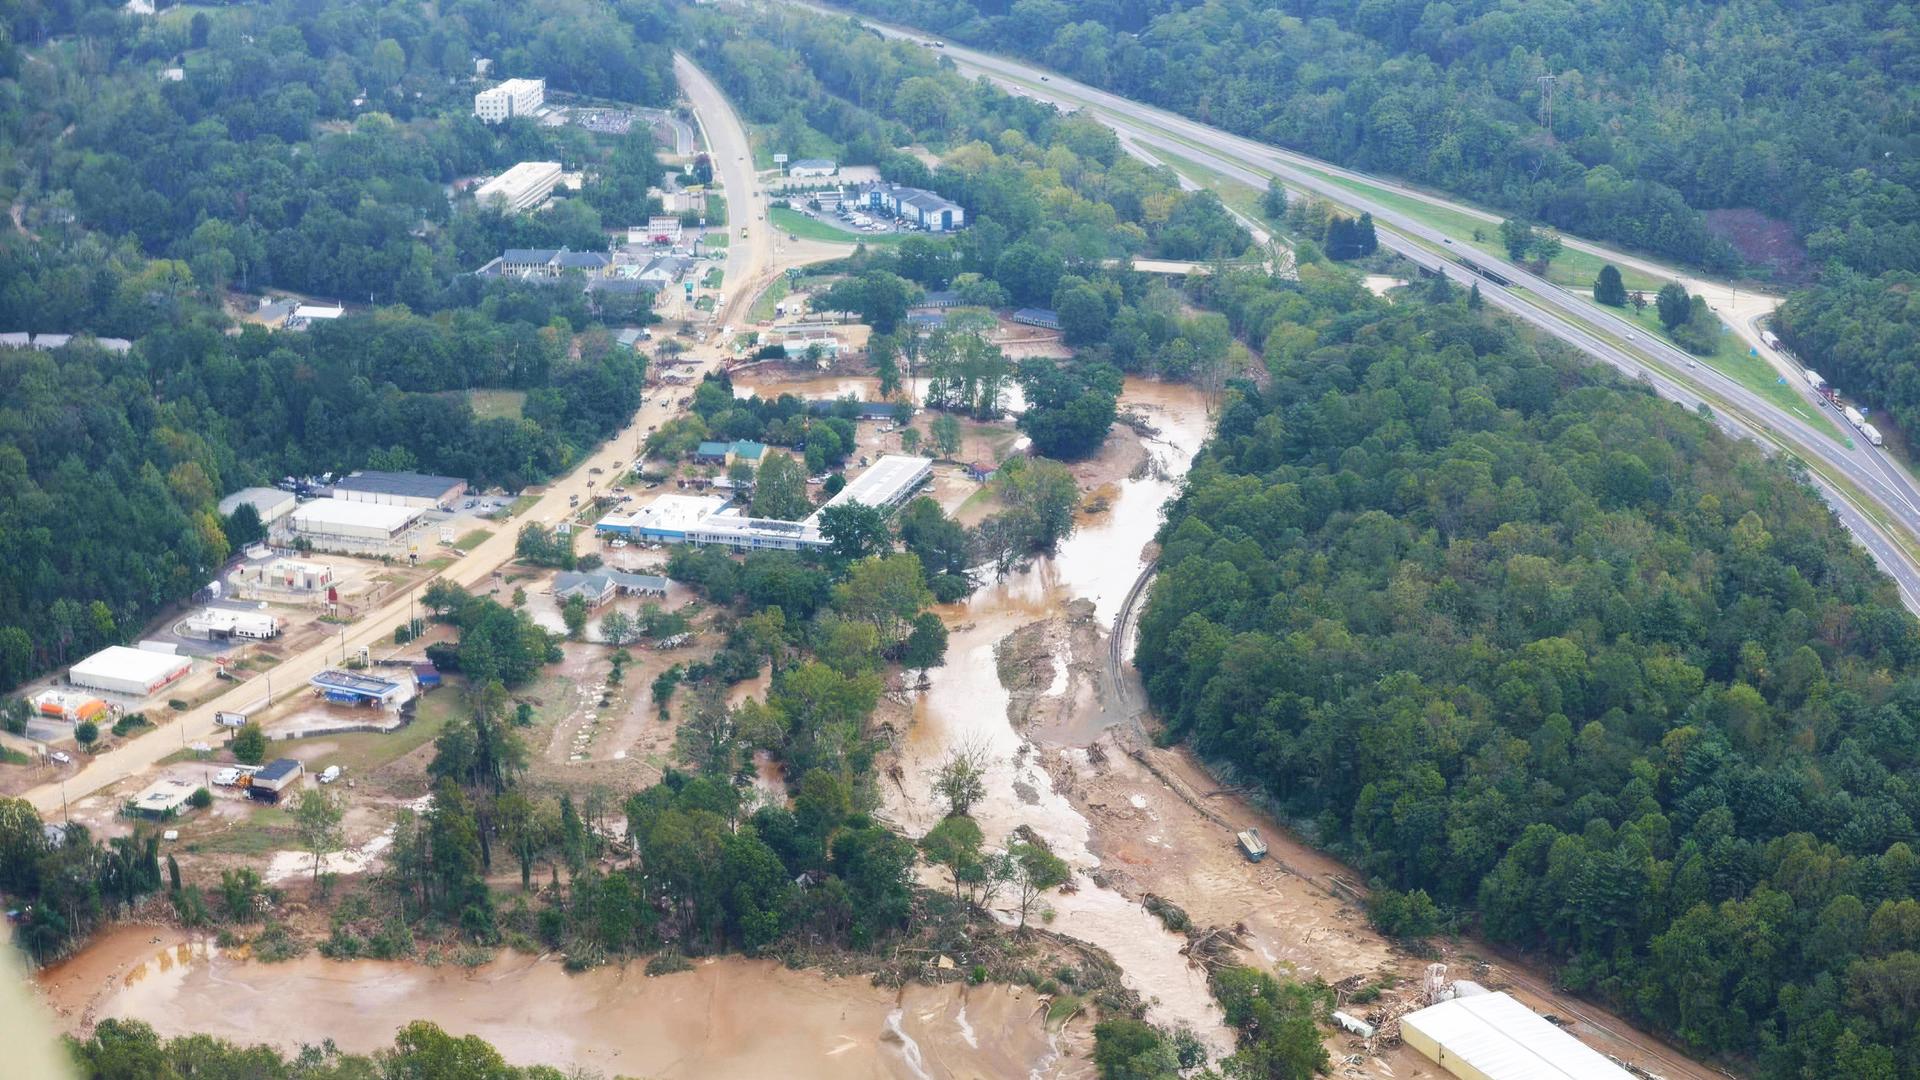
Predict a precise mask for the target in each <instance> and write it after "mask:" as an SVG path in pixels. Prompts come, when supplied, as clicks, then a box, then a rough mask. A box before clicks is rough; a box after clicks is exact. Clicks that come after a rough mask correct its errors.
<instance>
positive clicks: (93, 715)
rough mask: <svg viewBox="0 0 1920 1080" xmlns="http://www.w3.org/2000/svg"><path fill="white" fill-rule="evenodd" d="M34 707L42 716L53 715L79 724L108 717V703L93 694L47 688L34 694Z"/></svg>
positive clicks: (96, 721)
mask: <svg viewBox="0 0 1920 1080" xmlns="http://www.w3.org/2000/svg"><path fill="white" fill-rule="evenodd" d="M33 709H34V711H35V712H37V713H39V714H40V715H41V716H51V717H54V718H55V719H59V720H65V721H67V722H68V723H70V724H77V723H79V722H81V721H82V720H92V721H94V722H95V723H98V722H100V721H102V720H104V719H106V718H107V703H106V702H104V701H101V700H100V699H99V698H97V697H94V696H93V695H91V694H73V693H61V692H60V691H58V690H46V691H42V692H41V693H39V694H37V695H35V696H34V699H33Z"/></svg>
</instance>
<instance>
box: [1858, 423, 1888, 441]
mask: <svg viewBox="0 0 1920 1080" xmlns="http://www.w3.org/2000/svg"><path fill="white" fill-rule="evenodd" d="M1860 434H1862V435H1865V436H1866V437H1867V441H1868V442H1870V443H1872V444H1873V445H1875V446H1885V445H1887V440H1886V438H1885V437H1884V436H1882V435H1881V434H1880V429H1879V428H1877V427H1874V426H1873V425H1872V424H1861V425H1860Z"/></svg>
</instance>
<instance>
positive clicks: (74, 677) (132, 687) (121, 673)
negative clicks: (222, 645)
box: [67, 645, 193, 697]
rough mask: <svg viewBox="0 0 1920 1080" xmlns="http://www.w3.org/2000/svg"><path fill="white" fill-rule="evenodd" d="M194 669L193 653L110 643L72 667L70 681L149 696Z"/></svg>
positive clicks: (91, 688) (110, 690) (128, 693)
mask: <svg viewBox="0 0 1920 1080" xmlns="http://www.w3.org/2000/svg"><path fill="white" fill-rule="evenodd" d="M191 670H193V659H192V658H191V657H186V656H175V655H174V654H172V653H165V652H157V651H153V650H149V649H129V648H127V647H126V646H125V645H109V646H108V647H106V648H104V649H101V650H100V651H99V652H97V653H94V654H93V655H92V656H89V657H87V658H86V659H85V660H82V661H80V662H79V663H77V664H75V665H73V667H71V668H69V669H68V670H67V681H69V682H71V683H73V685H75V686H84V687H86V688H87V689H89V690H105V691H107V692H108V693H113V694H127V695H129V696H131V697H146V696H147V695H148V694H151V693H153V692H154V691H156V690H158V689H160V688H161V687H163V686H165V685H167V684H168V683H170V682H173V681H174V680H175V679H178V678H180V677H181V676H183V675H185V674H186V673H187V672H189V671H191Z"/></svg>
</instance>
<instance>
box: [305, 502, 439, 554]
mask: <svg viewBox="0 0 1920 1080" xmlns="http://www.w3.org/2000/svg"><path fill="white" fill-rule="evenodd" d="M419 516H420V510H419V508H418V507H413V506H387V505H382V504H379V503H371V502H354V501H349V500H346V499H315V500H313V501H312V502H310V503H307V504H305V505H303V506H301V507H300V508H299V509H298V510H295V511H294V512H293V516H292V519H291V520H292V522H293V528H294V531H295V532H298V533H300V534H302V535H304V536H307V537H309V538H311V539H312V540H313V541H314V542H315V544H316V546H321V547H324V546H326V544H327V543H328V542H330V541H345V542H348V543H353V544H368V543H372V544H380V543H386V542H388V541H391V540H393V539H394V538H395V537H398V536H400V535H401V534H403V533H405V532H406V531H407V530H408V529H410V528H412V527H413V523H414V521H415V520H416V519H417V518H419Z"/></svg>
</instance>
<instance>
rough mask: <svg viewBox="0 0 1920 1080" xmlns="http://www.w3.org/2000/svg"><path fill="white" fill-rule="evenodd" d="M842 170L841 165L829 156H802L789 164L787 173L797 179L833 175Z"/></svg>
mask: <svg viewBox="0 0 1920 1080" xmlns="http://www.w3.org/2000/svg"><path fill="white" fill-rule="evenodd" d="M839 171H840V166H839V165H837V164H835V163H834V162H833V161H831V160H830V159H827V158H801V159H800V160H799V161H796V162H794V163H792V164H791V165H788V166H787V175H788V176H791V177H793V178H794V179H796V180H807V179H811V178H813V177H817V176H832V175H833V174H834V173H837V172H839Z"/></svg>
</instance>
